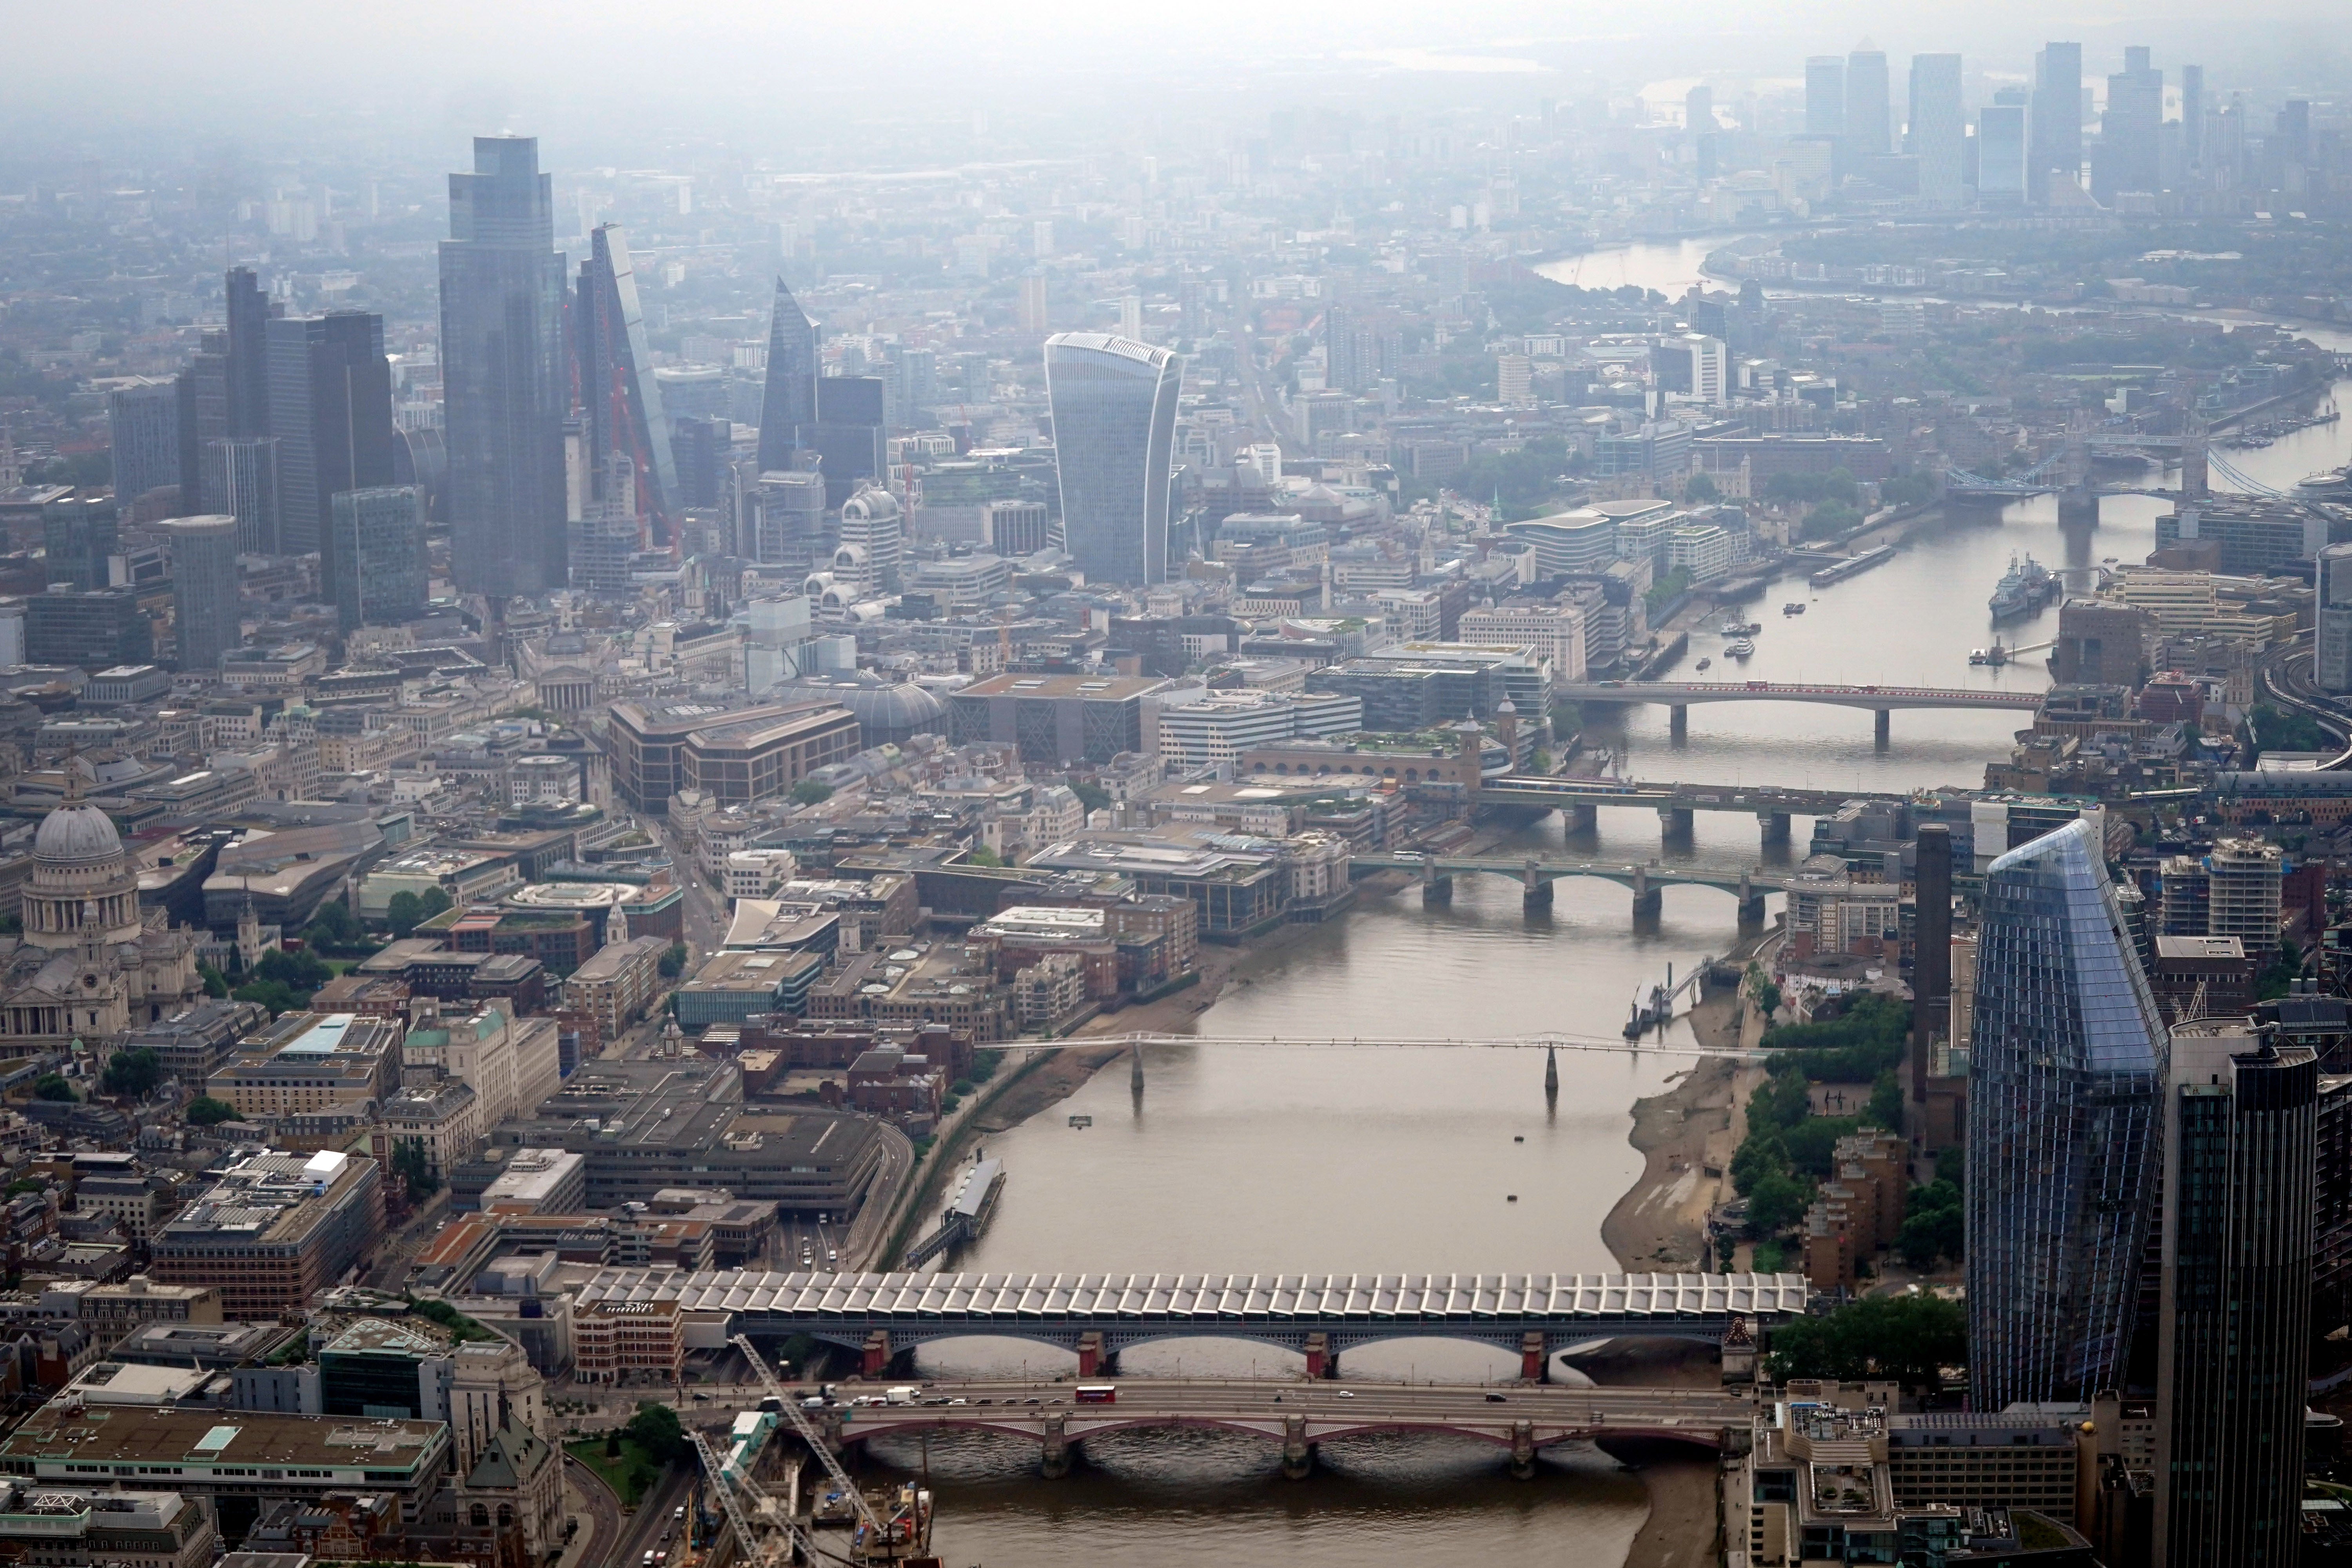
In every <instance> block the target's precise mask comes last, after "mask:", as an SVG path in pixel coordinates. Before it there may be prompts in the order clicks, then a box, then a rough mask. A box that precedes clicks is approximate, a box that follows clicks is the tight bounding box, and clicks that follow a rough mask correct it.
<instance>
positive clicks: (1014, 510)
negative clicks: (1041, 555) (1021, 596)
mask: <svg viewBox="0 0 2352 1568" xmlns="http://www.w3.org/2000/svg"><path fill="white" fill-rule="evenodd" d="M980 518H981V542H982V543H984V544H986V545H987V546H988V548H989V549H990V550H992V551H993V552H995V553H996V554H998V555H1000V556H1002V557H1003V558H1004V559H1005V560H1007V561H1018V560H1020V559H1021V558H1022V557H1023V556H1025V555H1034V554H1036V553H1037V552H1039V551H1041V550H1043V549H1045V548H1046V547H1047V546H1048V545H1050V544H1052V543H1053V542H1054V531H1053V525H1052V523H1051V522H1050V521H1048V520H1047V518H1046V515H1045V502H1044V501H1041V500H992V501H989V502H986V503H985V504H983V505H982V508H981V512H980Z"/></svg>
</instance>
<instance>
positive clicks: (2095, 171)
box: [2091, 46, 2164, 202]
mask: <svg viewBox="0 0 2352 1568" xmlns="http://www.w3.org/2000/svg"><path fill="white" fill-rule="evenodd" d="M2163 131H2164V73H2163V72H2162V71H2160V70H2158V69H2157V68H2155V67H2153V66H2151V65H2150V64H2148V55H2147V49H2145V48H2142V47H2137V46H2135V47H2131V48H2127V49H2126V50H2125V51H2124V68H2123V69H2121V70H2119V71H2117V72H2116V73H2115V74H2114V75H2113V76H2110V77H2109V78H2107V107H2106V110H2105V113H2103V114H2101V115H2100V117H2099V149H2098V154H2097V156H2095V157H2094V158H2093V159H2092V160H2091V195H2093V196H2095V197H2096V198H2097V199H2098V200H2100V201H2102V202H2111V201H2113V200H2114V199H2115V198H2116V195H2118V194H2119V193H2121V192H2125V191H2141V192H2152V191H2157V190H2160V189H2162V188H2163V184H2164V182H2163V179H2162V177H2161V175H2160V173H2159V168H2158V148H2159V147H2160V145H2161V137H2162V134H2163Z"/></svg>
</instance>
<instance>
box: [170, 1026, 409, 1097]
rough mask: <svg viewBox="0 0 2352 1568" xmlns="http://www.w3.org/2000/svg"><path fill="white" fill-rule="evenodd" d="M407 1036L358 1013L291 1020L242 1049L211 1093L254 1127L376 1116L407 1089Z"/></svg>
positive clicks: (209, 1085)
mask: <svg viewBox="0 0 2352 1568" xmlns="http://www.w3.org/2000/svg"><path fill="white" fill-rule="evenodd" d="M400 1041H401V1031H400V1028H399V1026H397V1025H395V1024H394V1023H393V1022H391V1021H390V1020H388V1019H384V1018H377V1017H371V1016H364V1015H353V1014H350V1013H289V1014H287V1015H285V1016H283V1017H281V1018H279V1019H278V1021H277V1022H276V1023H275V1024H273V1025H272V1026H270V1027H269V1028H268V1029H266V1030H264V1031H263V1032H261V1033H260V1034H257V1035H256V1036H254V1037H252V1038H250V1039H247V1040H246V1041H244V1042H243V1043H242V1044H240V1045H239V1046H238V1047H237V1050H236V1055H235V1056H234V1057H232V1058H229V1060H228V1061H227V1062H226V1064H225V1065H224V1066H222V1067H220V1068H217V1069H215V1071H214V1073H213V1076H212V1077H211V1079H208V1080H207V1081H206V1084H205V1093H207V1094H209V1095H211V1096H212V1097H213V1098H214V1099H215V1100H224V1101H226V1102H227V1103H228V1104H230V1105H234V1106H236V1110H237V1114H238V1115H240V1116H242V1117H244V1118H245V1119H246V1120H247V1121H273V1120H283V1119H285V1118H288V1117H294V1116H304V1115H310V1114H316V1113H320V1112H335V1111H353V1112H360V1111H365V1112H373V1108H374V1107H376V1106H378V1105H381V1104H382V1103H383V1101H384V1100H388V1099H390V1098H391V1096H392V1092H393V1090H394V1089H398V1088H399V1087H400V1061H401V1058H400Z"/></svg>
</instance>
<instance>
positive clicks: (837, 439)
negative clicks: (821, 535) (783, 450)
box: [801, 375, 889, 511]
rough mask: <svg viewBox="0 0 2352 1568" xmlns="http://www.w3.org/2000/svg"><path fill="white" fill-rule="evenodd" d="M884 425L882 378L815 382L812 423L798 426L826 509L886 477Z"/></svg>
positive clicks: (885, 406) (886, 398) (837, 506)
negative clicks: (811, 457)
mask: <svg viewBox="0 0 2352 1568" xmlns="http://www.w3.org/2000/svg"><path fill="white" fill-rule="evenodd" d="M888 426H889V383H888V382H887V381H886V380H884V379H883V378H882V377H881V376H878V375H821V376H819V377H817V382H816V423H815V424H814V425H803V426H801V446H802V447H803V448H804V449H805V450H808V451H812V452H814V453H815V454H816V456H817V459H818V470H819V472H820V473H822V474H823V475H824V504H825V506H826V508H827V509H828V510H836V511H837V510H840V509H841V507H842V506H843V504H844V503H845V502H846V501H847V500H849V498H850V497H851V496H854V495H856V493H857V492H858V490H859V489H860V488H861V487H863V486H865V485H867V484H879V483H881V482H882V480H883V479H885V478H886V477H887V475H888V472H889V469H888V466H887V460H886V454H887V450H888V447H887V436H888Z"/></svg>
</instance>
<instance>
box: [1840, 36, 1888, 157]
mask: <svg viewBox="0 0 2352 1568" xmlns="http://www.w3.org/2000/svg"><path fill="white" fill-rule="evenodd" d="M1889 90H1890V89H1889V85H1888V82H1887V76H1886V56H1885V53H1883V52H1882V51H1880V50H1877V49H1856V50H1854V52H1853V53H1852V54H1850V55H1848V56H1846V58H1845V139H1846V145H1847V146H1848V148H1849V149H1851V150H1852V152H1853V155H1854V156H1855V157H1857V158H1878V157H1884V156H1885V154H1886V153H1890V152H1892V151H1894V143H1893V142H1892V141H1891V140H1889V138H1890V136H1891V134H1892V132H1891V131H1890V129H1889V126H1890V121H1889V118H1888V113H1887V98H1888V94H1889Z"/></svg>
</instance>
